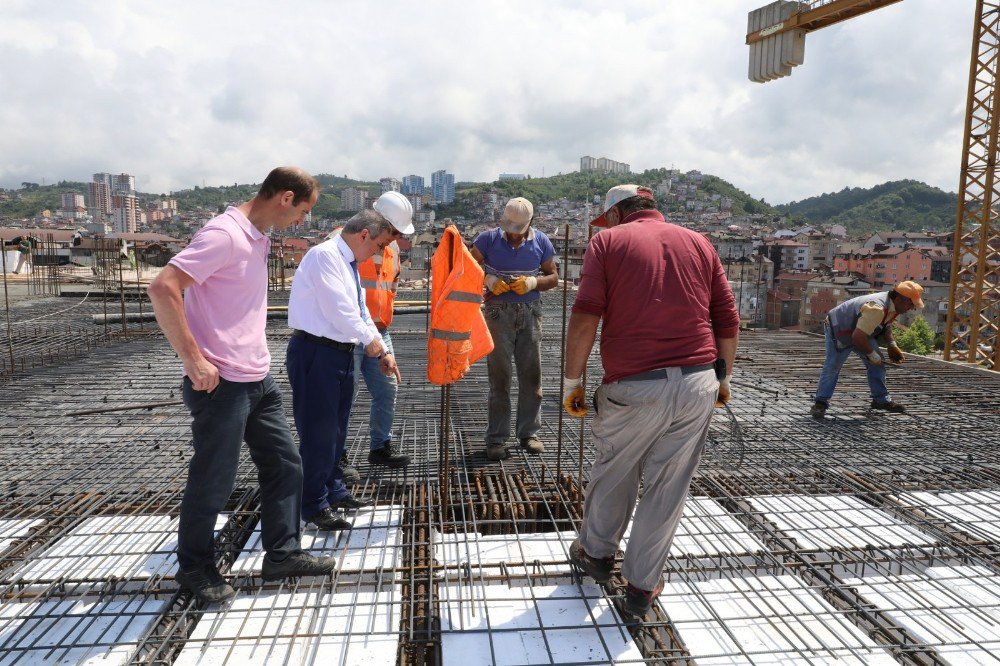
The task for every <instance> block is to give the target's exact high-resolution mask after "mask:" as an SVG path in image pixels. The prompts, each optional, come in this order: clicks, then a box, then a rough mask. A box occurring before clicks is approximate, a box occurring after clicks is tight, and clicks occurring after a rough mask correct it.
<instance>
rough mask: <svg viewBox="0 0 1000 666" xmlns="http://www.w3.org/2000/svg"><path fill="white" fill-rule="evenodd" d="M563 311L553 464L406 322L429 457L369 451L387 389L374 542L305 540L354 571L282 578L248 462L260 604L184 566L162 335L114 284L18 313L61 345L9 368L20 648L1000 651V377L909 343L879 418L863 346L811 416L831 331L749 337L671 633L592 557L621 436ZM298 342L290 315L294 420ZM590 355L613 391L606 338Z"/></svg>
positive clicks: (214, 657) (869, 660)
mask: <svg viewBox="0 0 1000 666" xmlns="http://www.w3.org/2000/svg"><path fill="white" fill-rule="evenodd" d="M424 295H425V292H422V291H417V292H411V293H406V294H402V295H401V298H403V299H406V300H420V299H421V298H423V297H424ZM286 296H287V295H286V294H285V293H283V292H277V293H274V294H272V304H276V305H280V304H281V303H282V302H284V299H285V298H286ZM572 296H573V294H572V292H570V293H569V300H570V302H571V301H572ZM543 299H544V302H545V307H546V316H545V319H544V350H543V358H544V359H546V362H545V368H544V373H545V374H544V378H543V387H544V390H545V393H546V398H545V401H544V404H543V416H542V418H543V430H542V433H541V436H542V439H543V441H544V442H545V445H546V451H545V453H544V454H542V455H541V456H540V457H534V456H527V455H526V454H525V453H524V452H522V451H520V450H518V449H516V448H515V449H514V450H513V454H514V455H513V456H512V457H511V458H510V459H508V460H506V461H503V462H502V463H489V462H488V461H487V460H486V459H485V458H484V456H483V455H482V453H481V449H482V431H483V427H484V421H485V402H486V400H485V398H486V373H485V363H484V362H480V363H478V364H477V365H476V366H474V367H473V369H472V370H471V371H470V373H469V375H468V376H467V377H466V378H465V379H463V380H462V381H461V382H459V383H458V384H456V385H454V386H453V387H451V389H450V390H448V391H444V390H443V389H441V388H440V387H436V386H431V385H429V384H428V383H427V382H426V381H425V375H424V372H425V368H426V358H425V351H424V350H425V349H426V316H425V315H423V314H407V315H400V316H398V318H397V320H396V321H394V323H393V331H392V333H393V341H394V345H395V347H396V350H397V354H398V356H399V361H400V365H401V369H402V373H403V377H404V383H403V385H402V386H401V389H400V397H399V405H398V411H397V421H396V432H397V433H398V437H399V441H400V443H401V444H402V447H403V450H404V452H406V453H408V454H410V455H411V456H413V458H414V463H413V464H412V465H411V466H410V468H409V469H408V470H407V471H406V472H405V473H403V472H391V473H387V472H385V471H380V470H373V469H370V468H369V467H368V465H367V458H366V453H367V427H366V424H365V423H364V420H365V415H366V414H367V411H368V400H369V398H368V395H367V392H366V390H365V389H362V391H361V394H360V397H359V404H358V405H357V407H356V408H355V410H354V413H353V414H352V420H351V427H350V435H349V441H348V451H349V457H350V459H351V461H352V463H353V464H355V465H356V466H357V467H359V468H360V470H361V473H362V481H361V483H360V484H359V485H358V486H357V487H356V488H355V493H356V494H358V495H360V496H364V497H370V498H373V499H375V500H376V506H375V507H374V508H372V509H369V510H363V511H359V512H358V513H357V514H356V515H353V516H350V517H349V518H350V519H351V520H352V521H353V523H354V529H352V530H350V531H349V532H344V533H332V534H327V533H321V532H316V531H313V530H310V529H306V530H305V531H304V534H303V541H304V547H306V548H308V549H311V550H315V551H317V552H324V553H325V554H333V555H336V556H337V557H339V558H340V561H341V567H340V569H339V571H338V573H337V574H336V575H335V576H333V577H331V578H329V579H323V580H319V579H300V580H292V581H287V582H284V583H280V584H278V583H265V582H264V581H263V580H262V579H261V577H260V554H261V551H260V547H259V532H258V521H259V496H258V490H257V486H256V475H255V470H254V467H253V465H252V464H251V462H250V460H249V458H248V457H246V456H244V458H243V459H242V461H241V465H240V470H239V478H238V480H237V483H236V487H235V489H234V491H233V493H232V496H231V498H230V500H229V503H228V505H227V507H226V511H225V513H224V514H222V515H220V517H219V521H218V542H217V543H218V547H219V551H220V560H219V562H220V565H221V567H220V568H221V569H222V570H223V572H224V573H225V575H226V576H227V578H228V579H229V580H230V581H231V582H232V584H233V585H234V586H235V587H236V589H237V591H238V593H239V594H238V596H237V597H236V599H234V600H233V601H231V602H228V603H226V604H223V605H219V606H209V607H200V606H198V605H197V604H196V603H195V602H194V601H193V600H192V599H191V598H190V597H189V596H188V595H187V594H184V593H181V592H179V591H178V590H177V588H176V586H175V584H174V580H173V574H174V569H175V567H176V563H175V559H174V550H175V547H176V540H175V532H176V517H177V511H178V508H179V502H180V496H181V492H182V490H183V483H184V479H185V474H186V465H187V462H188V459H189V443H188V439H189V433H188V414H187V412H186V410H185V408H184V407H183V406H182V405H180V404H178V400H179V395H180V393H179V380H180V368H179V363H178V361H177V359H176V358H175V356H174V353H173V352H172V351H171V350H170V348H169V346H168V345H167V344H166V342H165V340H164V339H163V338H162V337H161V336H160V335H159V334H158V333H157V331H156V329H155V326H153V325H151V324H149V323H142V322H134V323H132V324H127V325H126V326H125V327H124V328H122V325H121V324H118V325H116V326H115V327H112V330H110V331H109V330H108V329H107V328H105V325H104V324H103V323H100V324H98V325H95V323H94V320H93V315H101V314H102V313H103V311H105V310H108V309H109V304H108V303H103V304H102V302H101V301H100V300H97V301H94V300H93V297H91V300H89V301H86V302H84V301H81V300H79V299H68V298H61V299H60V298H30V299H24V300H18V301H16V302H15V303H14V304H13V305H12V306H11V307H10V317H11V326H12V329H11V330H12V333H13V335H12V336H11V337H10V338H6V337H3V338H0V343H2V344H0V349H2V350H4V351H5V352H6V353H5V354H4V355H5V356H7V355H8V354H9V355H12V356H14V357H15V361H17V360H20V359H28V358H30V359H31V360H32V361H37V363H36V367H34V368H31V367H30V363H29V365H28V366H27V369H26V370H25V371H21V370H20V364H19V363H17V362H15V363H14V364H13V367H14V368H16V371H14V372H12V371H11V365H10V364H9V363H8V362H7V361H6V360H5V361H4V365H3V366H0V372H2V376H0V383H2V384H3V390H2V391H0V404H2V409H0V436H2V441H3V443H4V444H3V446H2V447H0V470H2V471H0V592H2V594H3V600H4V601H3V602H2V604H0V655H4V656H3V657H0V661H4V662H6V661H8V660H9V661H11V662H15V661H16V663H19V664H22V663H25V664H34V663H39V664H40V663H55V662H60V661H61V662H63V663H81V662H84V661H88V660H89V661H92V662H94V663H101V664H119V663H120V664H124V663H129V662H131V663H139V662H142V663H157V664H160V663H171V662H173V663H180V664H194V663H213V664H221V663H231V664H247V663H260V664H263V663H290V662H294V663H309V662H317V663H323V662H325V663H341V664H386V663H399V664H424V663H428V664H429V663H442V664H463V665H464V664H479V663H482V664H491V663H504V664H511V663H519V664H520V663H605V664H608V663H619V664H620V663H694V662H697V663H700V664H701V663H770V664H777V663H782V664H784V663H792V662H798V663H816V662H834V661H836V662H838V663H854V664H882V663H884V664H895V663H898V662H902V663H933V662H945V661H948V662H964V663H984V662H987V661H993V660H997V659H998V658H1000V637H998V635H997V632H996V631H995V627H996V623H997V621H998V620H1000V602H998V599H1000V583H998V582H997V572H998V571H1000V509H998V507H1000V466H998V463H1000V459H998V457H1000V454H998V453H997V441H998V440H997V432H1000V375H998V374H997V373H993V372H989V371H984V370H980V369H978V368H973V367H966V366H961V365H956V364H949V363H944V362H941V361H935V360H931V359H926V358H922V357H912V356H910V357H908V358H907V359H906V362H905V364H903V365H902V366H900V367H893V368H891V369H890V376H889V383H890V388H891V389H892V390H893V397H894V398H895V399H897V400H899V401H901V402H904V403H906V404H907V406H908V407H909V409H910V414H909V415H904V416H896V415H885V414H882V413H872V412H870V411H869V410H868V409H867V405H868V401H869V399H868V397H867V385H866V382H865V377H864V374H863V372H861V368H860V364H858V363H857V362H856V361H849V362H848V364H847V366H845V371H844V373H843V374H842V377H841V382H840V385H839V386H838V389H837V394H836V396H835V400H834V402H833V404H832V406H831V409H830V411H829V412H828V414H829V416H828V418H827V419H826V420H825V421H822V422H818V421H815V420H813V419H811V418H810V417H809V416H808V410H809V406H810V404H811V400H810V394H811V392H812V390H813V388H814V385H815V382H816V378H817V376H818V374H819V369H820V366H821V364H822V359H823V342H822V339H821V338H818V337H813V336H809V335H804V334H798V333H787V332H748V333H745V334H744V337H743V340H742V341H741V345H740V351H739V358H738V361H737V367H736V370H735V377H734V390H733V400H732V403H731V405H730V407H731V416H730V412H729V411H728V410H722V409H720V410H717V412H716V415H715V418H714V421H713V425H712V430H711V433H710V439H709V442H708V444H707V448H706V453H705V455H704V459H703V463H702V466H701V468H700V470H699V472H698V474H697V476H696V478H695V480H694V483H693V485H692V488H691V492H690V496H689V499H688V503H687V506H686V509H685V515H684V518H683V520H682V521H681V525H680V528H679V532H678V534H677V537H676V538H675V541H674V545H673V549H672V551H671V557H670V559H669V561H668V562H667V565H666V567H665V570H664V577H665V580H666V587H665V588H664V592H663V594H662V595H661V596H660V598H659V601H658V602H657V604H656V606H655V611H654V614H652V615H650V616H648V617H647V619H646V621H645V622H643V623H641V624H626V623H624V622H623V621H622V617H621V615H620V614H619V613H618V611H617V605H618V604H619V603H620V601H621V595H622V586H623V580H622V579H621V577H620V576H619V575H616V576H615V577H614V578H613V580H612V582H611V583H610V584H609V585H607V586H606V587H601V586H598V585H595V584H594V583H593V581H592V580H591V579H589V578H583V579H580V578H578V577H576V576H574V575H573V574H572V573H571V571H570V569H569V566H568V563H567V549H568V546H569V543H570V542H571V541H572V539H573V538H574V536H575V531H576V529H577V528H578V526H579V516H580V502H581V499H582V495H581V487H582V486H585V484H586V482H587V478H588V473H589V469H590V466H591V464H592V463H593V461H594V455H595V454H594V447H593V442H592V441H591V438H590V429H589V424H587V426H586V427H583V428H581V425H580V422H579V421H578V420H576V419H570V418H568V417H565V416H563V414H562V411H561V408H560V400H559V358H560V347H561V326H562V318H561V315H562V298H561V294H560V293H559V292H558V291H554V292H549V293H547V294H545V295H544V296H543ZM111 303H112V304H113V306H114V307H116V308H117V307H120V306H119V304H118V301H117V300H112V301H111ZM124 307H125V308H126V309H127V310H128V312H130V313H135V314H138V311H139V309H140V307H143V308H145V312H147V313H148V311H149V305H148V303H146V304H145V305H142V304H141V302H137V301H128V302H126V303H125V305H124ZM111 309H113V308H111ZM288 334H289V331H288V329H287V326H286V323H285V322H284V321H282V320H280V319H279V320H272V321H271V322H270V323H269V326H268V336H269V344H270V347H271V352H272V355H273V362H272V368H273V371H274V374H275V378H276V379H277V381H278V382H279V384H280V385H281V387H282V389H283V391H284V394H285V396H286V402H285V406H286V410H290V408H291V400H290V395H291V394H290V390H289V387H288V383H287V378H286V377H285V375H284V372H283V361H284V349H285V345H286V344H287V341H288ZM3 335H6V334H5V333H4V334H3ZM58 336H62V337H58ZM87 336H91V337H87ZM84 339H86V340H87V342H86V344H84V343H83V342H82V341H83V340H84ZM53 345H54V346H57V347H59V348H60V349H61V350H62V351H63V353H62V354H61V355H60V354H56V353H53V352H52V351H46V350H50V349H51V347H52V346H53ZM589 368H590V369H589V382H588V383H589V385H590V386H591V387H593V386H594V385H595V383H596V378H597V377H599V376H600V371H599V365H598V362H597V357H596V355H595V356H594V357H592V359H591V363H590V366H589ZM442 405H447V407H448V408H447V410H446V413H447V418H443V412H442ZM288 416H289V423H291V414H290V411H289V414H288ZM581 462H582V465H581ZM627 541H628V534H627V533H626V535H625V536H624V538H623V543H627ZM98 660H100V661H98Z"/></svg>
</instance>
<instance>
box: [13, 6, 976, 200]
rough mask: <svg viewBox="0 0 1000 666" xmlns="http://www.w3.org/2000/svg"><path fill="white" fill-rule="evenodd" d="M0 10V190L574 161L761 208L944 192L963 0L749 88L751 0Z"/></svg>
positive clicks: (833, 48)
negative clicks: (725, 185) (700, 184)
mask: <svg viewBox="0 0 1000 666" xmlns="http://www.w3.org/2000/svg"><path fill="white" fill-rule="evenodd" d="M6 4H7V5H8V6H7V8H6V9H5V14H6V16H5V19H4V21H3V23H2V24H0V63H2V64H0V94H2V99H3V104H2V105H0V127H3V131H2V133H0V185H3V186H16V185H18V184H19V183H20V182H21V181H25V180H30V181H41V180H42V179H46V180H47V181H49V182H52V181H54V180H59V179H69V180H87V179H89V177H90V174H91V173H93V172H96V171H126V172H129V173H133V174H135V175H136V176H137V177H138V185H139V187H140V189H142V190H144V191H156V192H159V191H166V190H170V189H179V188H185V187H190V186H193V185H196V184H201V183H202V182H206V183H208V184H222V183H232V182H236V181H239V182H258V181H259V180H260V179H261V178H262V177H263V176H264V175H265V174H266V173H267V171H268V170H269V169H270V168H271V167H272V166H274V165H277V164H282V163H294V164H300V165H302V166H303V167H305V168H307V169H309V170H311V171H314V172H327V173H333V174H337V175H344V174H346V175H349V176H351V177H356V178H364V179H376V178H378V177H380V176H385V175H395V176H397V177H400V176H403V175H405V174H409V173H417V174H423V175H425V176H429V174H430V172H431V171H434V170H436V169H441V168H445V169H448V170H450V171H452V172H453V173H455V175H456V177H457V178H458V179H459V180H492V179H494V178H496V176H497V174H498V173H499V172H500V171H520V172H526V173H531V174H533V175H540V174H541V172H542V169H544V170H545V173H547V174H553V173H556V172H558V171H562V172H567V171H572V170H574V169H576V168H577V165H578V164H579V161H578V160H579V157H580V156H581V155H584V154H590V155H595V156H607V157H611V158H613V159H616V160H620V161H624V162H628V163H630V164H632V166H633V168H634V169H638V170H641V169H644V168H653V167H660V166H670V165H671V164H674V165H676V166H677V167H679V168H682V169H694V168H697V169H701V170H702V171H705V172H709V173H714V174H717V175H719V176H721V177H723V178H726V179H727V180H730V181H732V182H733V183H735V184H736V185H737V186H739V187H742V188H744V189H746V190H747V191H749V192H750V193H752V194H754V195H755V196H762V197H764V198H766V199H767V200H768V201H771V202H775V203H777V202H784V201H788V200H791V199H799V198H803V197H806V196H811V195H814V194H818V193H820V192H823V191H831V190H839V189H841V188H843V187H845V186H859V185H872V184H875V183H878V182H882V181H885V180H890V179H897V178H916V179H920V180H925V181H927V182H930V183H931V184H933V185H937V186H939V187H943V188H945V189H951V190H954V189H956V186H957V183H958V167H959V158H960V149H961V145H960V142H961V132H962V127H961V124H962V118H963V114H964V97H965V85H966V83H965V77H966V75H967V71H968V58H969V52H970V35H971V29H970V28H971V25H972V18H973V7H972V3H968V2H966V3H951V2H949V3H940V2H936V1H935V0H910V1H909V2H906V3H899V4H897V5H893V6H890V7H888V8H885V9H882V10H880V11H876V12H873V13H871V14H868V15H866V16H863V17H860V18H857V19H854V20H852V21H849V22H847V23H844V24H842V25H840V26H834V27H831V28H827V29H825V30H822V31H819V32H817V33H813V34H811V35H809V37H808V38H807V45H806V62H805V65H803V66H801V67H798V68H796V69H795V71H794V73H793V75H792V76H791V77H790V78H787V79H782V80H779V81H775V82H771V83H768V84H766V85H763V86H761V85H758V84H753V83H750V82H749V81H748V80H747V78H746V70H747V59H748V52H747V51H748V50H747V47H746V46H745V45H744V37H745V34H744V33H745V28H746V12H747V11H749V10H750V9H753V8H754V7H755V6H756V4H755V3H752V2H741V3H735V2H731V1H730V2H704V1H702V0H683V1H678V2H672V3H663V2H662V1H657V2H652V1H649V2H647V1H644V0H632V1H627V2H622V3H615V4H611V3H607V2H598V1H597V0H590V1H585V2H570V1H569V0H564V1H563V2H547V3H539V2H528V1H521V0H515V1H506V2H499V1H487V2H474V3H473V2H458V1H455V0H441V1H433V0H432V1H431V2H428V3H422V4H420V5H414V4H412V3H407V2H402V1H398V0H397V1H395V2H383V3H379V4H377V5H371V4H368V3H347V2H321V1H319V0H313V1H307V2H299V3H294V4H292V5H275V4H274V3H271V2H263V1H262V0H257V1H249V2H230V1H220V2H209V3H201V2H193V1H191V0H178V1H176V2H172V3H160V2H152V1H147V2H138V1H137V2H124V1H120V2H116V3H112V2H105V1H103V0H92V1H89V2H84V1H82V0H81V1H76V2H73V1H68V2H65V3H36V2H30V1H27V0H26V1H24V2H20V3H18V2H11V0H8V2H7V3H6ZM929 26H933V28H934V29H933V30H932V31H931V30H929V29H928V27H929Z"/></svg>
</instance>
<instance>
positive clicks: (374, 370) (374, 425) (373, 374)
mask: <svg viewBox="0 0 1000 666" xmlns="http://www.w3.org/2000/svg"><path fill="white" fill-rule="evenodd" d="M382 342H383V343H384V344H385V353H387V354H392V353H394V352H393V349H392V338H391V337H389V332H388V331H382ZM362 377H364V380H365V386H367V387H368V394H369V395H370V396H371V399H372V407H371V411H370V412H369V414H368V429H369V432H370V433H371V450H373V451H374V450H375V449H381V448H382V447H383V446H385V445H386V444H388V443H389V441H390V440H391V439H392V421H393V419H394V418H395V416H396V391H397V388H398V387H397V383H396V375H395V374H392V375H383V374H382V371H381V370H380V369H379V360H378V358H376V357H375V356H368V355H367V354H365V348H364V347H362V346H361V345H358V347H357V348H356V349H355V350H354V402H357V400H358V392H360V391H361V378H362Z"/></svg>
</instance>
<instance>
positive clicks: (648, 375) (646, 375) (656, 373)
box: [618, 363, 715, 382]
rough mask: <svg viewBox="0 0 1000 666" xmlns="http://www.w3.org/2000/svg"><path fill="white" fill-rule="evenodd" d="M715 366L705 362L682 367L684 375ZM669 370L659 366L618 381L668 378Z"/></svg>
mask: <svg viewBox="0 0 1000 666" xmlns="http://www.w3.org/2000/svg"><path fill="white" fill-rule="evenodd" d="M714 367H715V366H714V365H713V364H711V363H705V364H704V365H689V366H686V367H683V368H681V369H680V370H681V374H682V375H690V374H693V373H695V372H704V371H705V370H711V369H712V368H714ZM667 370H669V368H659V369H657V370H647V371H646V372H640V373H638V374H635V375H629V376H628V377H622V378H621V379H619V380H618V381H620V382H647V381H650V380H653V379H666V378H667Z"/></svg>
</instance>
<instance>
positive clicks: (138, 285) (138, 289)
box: [134, 248, 146, 331]
mask: <svg viewBox="0 0 1000 666" xmlns="http://www.w3.org/2000/svg"><path fill="white" fill-rule="evenodd" d="M134 252H135V295H136V297H138V299H139V330H140V331H143V330H145V329H146V327H145V326H143V323H142V283H141V282H140V281H139V265H140V264H141V262H140V261H139V249H138V248H136V249H135V250H134Z"/></svg>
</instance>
